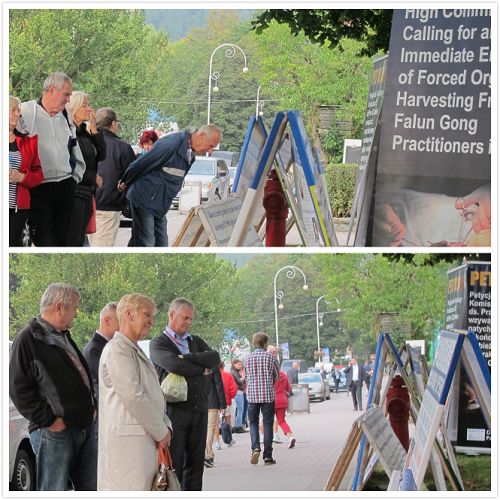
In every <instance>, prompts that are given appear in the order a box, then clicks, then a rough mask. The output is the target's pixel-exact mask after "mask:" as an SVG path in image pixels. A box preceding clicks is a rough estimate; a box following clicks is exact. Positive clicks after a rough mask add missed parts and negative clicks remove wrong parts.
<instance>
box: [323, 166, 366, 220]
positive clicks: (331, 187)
mask: <svg viewBox="0 0 500 500" xmlns="http://www.w3.org/2000/svg"><path fill="white" fill-rule="evenodd" d="M357 172H358V165H357V164H354V163H350V164H343V163H338V164H329V165H327V166H326V169H325V176H326V186H327V189H328V198H329V200H330V205H331V207H332V213H333V216H334V217H349V216H350V215H351V209H352V203H353V200H354V190H355V187H356V175H357Z"/></svg>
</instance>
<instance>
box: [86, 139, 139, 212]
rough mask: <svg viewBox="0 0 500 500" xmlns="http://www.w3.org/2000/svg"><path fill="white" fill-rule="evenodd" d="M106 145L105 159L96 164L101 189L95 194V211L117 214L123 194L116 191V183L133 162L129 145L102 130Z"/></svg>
mask: <svg viewBox="0 0 500 500" xmlns="http://www.w3.org/2000/svg"><path fill="white" fill-rule="evenodd" d="M102 133H103V136H104V141H105V143H106V158H105V159H104V160H102V161H100V162H99V163H98V164H97V173H98V174H99V175H100V176H101V177H102V179H103V184H102V188H97V189H96V192H95V198H96V205H97V210H106V211H109V212H119V211H120V210H121V209H122V207H123V204H124V202H125V193H122V192H120V191H118V188H117V185H118V181H119V180H120V179H121V178H122V176H123V174H124V173H125V170H126V169H127V167H128V166H129V164H130V163H132V162H133V161H134V160H135V153H134V150H133V149H132V146H131V145H130V144H127V143H126V142H125V141H122V140H121V139H120V138H119V137H118V136H116V135H115V134H113V132H111V131H110V130H107V129H103V130H102Z"/></svg>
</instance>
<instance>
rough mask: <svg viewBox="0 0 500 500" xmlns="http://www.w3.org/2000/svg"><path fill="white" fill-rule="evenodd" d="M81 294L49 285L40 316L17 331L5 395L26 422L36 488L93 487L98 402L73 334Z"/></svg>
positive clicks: (67, 287)
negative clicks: (32, 452) (34, 458)
mask: <svg viewBox="0 0 500 500" xmlns="http://www.w3.org/2000/svg"><path fill="white" fill-rule="evenodd" d="M79 302H80V294H79V292H78V290H77V289H76V288H75V287H73V286H71V285H68V284H65V283H53V284H52V285H50V286H49V287H48V288H47V289H46V290H45V293H44V294H43V296H42V299H41V302H40V315H39V316H38V317H36V318H34V319H32V320H31V321H30V322H29V323H28V325H27V326H25V327H24V328H23V329H22V330H21V331H20V332H19V334H18V335H17V337H16V340H15V341H14V344H13V346H12V352H11V357H10V364H9V394H10V397H11V399H12V402H13V403H14V405H15V406H16V408H17V409H18V410H19V413H21V415H23V416H24V417H25V418H26V419H27V420H28V421H29V427H28V430H29V433H30V441H31V446H32V448H33V451H34V452H35V455H36V461H37V478H36V479H37V490H38V491H65V490H66V489H67V487H68V481H71V483H72V487H73V489H74V490H75V491H78V490H82V491H95V490H96V487H97V441H96V430H95V418H96V413H97V412H96V409H97V402H96V399H95V395H94V389H93V384H92V378H91V375H90V370H89V367H88V365H87V362H86V361H85V358H84V357H83V355H82V353H81V352H80V350H79V349H78V347H77V345H76V344H75V342H74V341H73V339H72V338H71V334H70V331H69V329H70V328H71V326H72V325H73V320H74V319H75V318H76V315H77V311H78V306H79Z"/></svg>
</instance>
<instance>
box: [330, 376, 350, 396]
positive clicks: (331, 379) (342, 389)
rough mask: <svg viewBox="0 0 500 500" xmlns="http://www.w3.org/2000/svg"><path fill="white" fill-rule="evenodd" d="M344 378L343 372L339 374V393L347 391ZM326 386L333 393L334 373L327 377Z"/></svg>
mask: <svg viewBox="0 0 500 500" xmlns="http://www.w3.org/2000/svg"><path fill="white" fill-rule="evenodd" d="M345 382H346V378H345V373H344V372H343V371H341V372H340V383H339V391H347V386H346V383H345ZM328 384H329V386H330V391H331V392H333V391H334V390H335V373H334V372H331V373H330V375H328Z"/></svg>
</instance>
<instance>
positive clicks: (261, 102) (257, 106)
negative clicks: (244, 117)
mask: <svg viewBox="0 0 500 500" xmlns="http://www.w3.org/2000/svg"><path fill="white" fill-rule="evenodd" d="M261 87H262V85H259V87H258V89H257V99H256V100H255V118H258V117H259V115H260V116H262V114H263V112H262V107H263V106H264V101H259V96H260V89H261ZM259 108H260V111H259Z"/></svg>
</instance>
